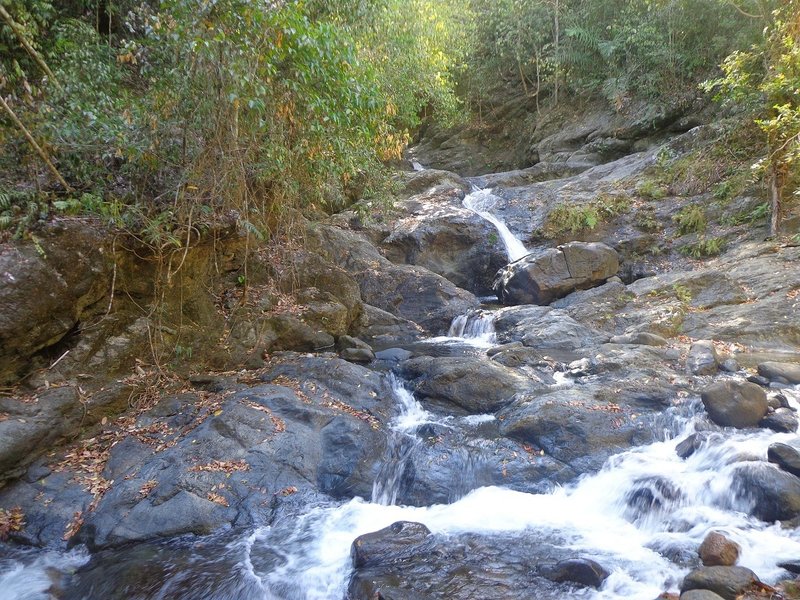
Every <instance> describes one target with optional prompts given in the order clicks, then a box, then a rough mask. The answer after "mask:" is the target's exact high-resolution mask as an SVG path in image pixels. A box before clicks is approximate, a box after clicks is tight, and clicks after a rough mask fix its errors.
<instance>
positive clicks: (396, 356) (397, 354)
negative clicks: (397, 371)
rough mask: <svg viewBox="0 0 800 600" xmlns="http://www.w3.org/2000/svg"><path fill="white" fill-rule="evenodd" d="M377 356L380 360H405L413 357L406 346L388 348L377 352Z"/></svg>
mask: <svg viewBox="0 0 800 600" xmlns="http://www.w3.org/2000/svg"><path fill="white" fill-rule="evenodd" d="M375 358H377V359H378V360H386V361H392V362H403V361H404V360H408V359H409V358H411V352H409V351H408V350H406V349H404V348H387V349H386V350H381V351H380V352H376V353H375Z"/></svg>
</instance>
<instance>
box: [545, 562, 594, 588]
mask: <svg viewBox="0 0 800 600" xmlns="http://www.w3.org/2000/svg"><path fill="white" fill-rule="evenodd" d="M541 574H542V576H543V577H546V578H547V579H549V580H550V581H553V582H555V583H576V584H578V585H581V586H584V587H593V588H595V589H597V588H599V587H600V586H601V585H603V582H604V581H605V580H606V579H607V578H608V576H609V572H608V571H607V570H606V569H605V568H604V567H603V566H602V565H600V564H599V563H596V562H595V561H593V560H590V559H588V558H571V559H568V560H562V561H561V562H558V563H556V564H555V565H553V566H552V567H545V568H543V569H542V573H541Z"/></svg>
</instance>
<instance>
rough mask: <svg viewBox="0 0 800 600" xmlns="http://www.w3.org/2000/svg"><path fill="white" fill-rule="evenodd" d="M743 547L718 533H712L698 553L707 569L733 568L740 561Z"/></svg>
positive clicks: (701, 545)
mask: <svg viewBox="0 0 800 600" xmlns="http://www.w3.org/2000/svg"><path fill="white" fill-rule="evenodd" d="M740 552H741V547H740V546H739V544H737V543H736V542H734V541H732V540H729V539H728V538H726V537H725V536H724V535H722V534H721V533H719V532H718V531H712V532H711V533H709V534H708V535H707V536H706V539H704V540H703V543H702V544H700V548H699V550H698V551H697V553H698V554H699V555H700V560H702V561H703V565H704V566H706V567H732V566H733V565H735V564H736V561H737V560H739V553H740Z"/></svg>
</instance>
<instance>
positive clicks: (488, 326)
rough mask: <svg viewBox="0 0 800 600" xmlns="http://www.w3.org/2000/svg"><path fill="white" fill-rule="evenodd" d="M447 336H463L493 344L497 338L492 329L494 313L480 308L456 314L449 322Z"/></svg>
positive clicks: (479, 342) (480, 342)
mask: <svg viewBox="0 0 800 600" xmlns="http://www.w3.org/2000/svg"><path fill="white" fill-rule="evenodd" d="M447 336H448V337H451V338H464V339H465V340H469V341H472V342H477V343H478V344H480V345H484V344H489V345H493V344H494V343H495V342H496V340H497V336H496V334H495V331H494V315H493V314H491V313H486V312H484V311H481V310H478V311H471V312H468V313H466V314H463V315H458V316H457V317H456V318H455V319H453V322H452V323H451V324H450V330H449V331H448V332H447Z"/></svg>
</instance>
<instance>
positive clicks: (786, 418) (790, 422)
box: [758, 408, 797, 433]
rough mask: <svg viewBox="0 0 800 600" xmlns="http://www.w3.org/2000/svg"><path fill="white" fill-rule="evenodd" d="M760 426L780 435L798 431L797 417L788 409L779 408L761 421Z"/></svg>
mask: <svg viewBox="0 0 800 600" xmlns="http://www.w3.org/2000/svg"><path fill="white" fill-rule="evenodd" d="M758 426H759V427H763V428H764V429H771V430H772V431H777V432H778V433H792V432H794V431H797V415H796V414H795V412H794V411H792V410H790V409H788V408H777V409H775V411H774V412H771V413H768V414H767V415H766V416H765V417H764V418H763V419H761V421H759V422H758Z"/></svg>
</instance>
